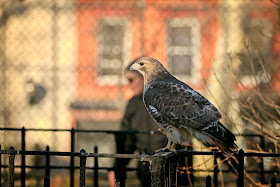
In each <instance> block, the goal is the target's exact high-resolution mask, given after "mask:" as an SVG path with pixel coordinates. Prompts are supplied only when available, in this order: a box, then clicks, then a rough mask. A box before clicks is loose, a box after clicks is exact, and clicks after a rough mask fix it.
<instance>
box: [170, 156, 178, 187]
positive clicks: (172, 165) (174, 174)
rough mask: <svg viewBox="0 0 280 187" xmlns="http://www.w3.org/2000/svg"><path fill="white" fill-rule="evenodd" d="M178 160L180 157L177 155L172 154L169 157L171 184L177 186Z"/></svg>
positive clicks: (172, 186) (173, 186)
mask: <svg viewBox="0 0 280 187" xmlns="http://www.w3.org/2000/svg"><path fill="white" fill-rule="evenodd" d="M177 160H178V157H177V156H176V155H174V156H172V157H171V158H170V159H169V186H170V187H176V186H177V172H176V168H177Z"/></svg>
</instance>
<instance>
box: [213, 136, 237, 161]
mask: <svg viewBox="0 0 280 187" xmlns="http://www.w3.org/2000/svg"><path fill="white" fill-rule="evenodd" d="M211 140H212V141H213V142H214V144H215V145H216V146H217V147H218V148H219V149H220V150H221V151H222V152H223V155H225V156H226V157H228V156H232V155H233V154H234V153H235V152H237V150H238V146H237V145H236V144H235V143H232V144H231V145H228V144H225V143H224V142H221V141H219V140H217V139H215V138H212V137H211Z"/></svg>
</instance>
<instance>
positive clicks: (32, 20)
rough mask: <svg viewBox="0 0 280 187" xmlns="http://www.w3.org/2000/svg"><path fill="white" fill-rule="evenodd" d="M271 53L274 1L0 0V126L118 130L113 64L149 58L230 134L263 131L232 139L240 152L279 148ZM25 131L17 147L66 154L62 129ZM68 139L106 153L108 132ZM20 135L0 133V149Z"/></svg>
mask: <svg viewBox="0 0 280 187" xmlns="http://www.w3.org/2000/svg"><path fill="white" fill-rule="evenodd" d="M279 55H280V1H279V0H207V1H206V0H205V1H204V0H172V1H169V0H164V1H163V0H129V1H128V0H127V1H118V0H44V1H41V0H1V1H0V67H1V68H0V70H1V71H0V90H1V91H0V127H1V128H22V127H25V128H27V129H28V128H29V129H30V128H42V129H71V128H75V129H91V130H118V129H119V127H120V124H119V121H120V120H121V118H122V114H123V111H124V107H125V104H126V102H127V100H128V99H129V98H130V97H131V96H132V92H131V91H130V90H129V89H128V87H127V86H126V80H125V78H124V76H123V70H124V68H125V67H126V65H127V64H128V63H129V62H130V61H131V60H133V59H135V58H137V57H140V56H150V57H154V58H156V59H158V60H159V61H160V62H162V63H163V64H164V66H165V67H166V68H167V69H168V70H169V71H170V72H171V73H172V74H173V75H175V76H176V77H177V78H179V79H180V80H182V81H184V82H185V83H187V84H189V85H190V86H191V87H193V88H194V89H196V90H198V91H199V92H200V93H202V95H204V96H205V97H207V98H208V99H209V100H210V101H211V102H212V103H213V104H215V105H216V106H217V107H218V108H219V109H220V111H221V112H222V115H223V123H225V124H226V126H228V127H229V128H230V129H231V130H232V131H233V132H234V133H235V134H243V133H247V134H257V135H263V136H264V137H265V140H266V142H265V145H266V148H263V147H261V146H260V143H259V141H258V140H256V139H254V138H248V137H242V136H238V138H237V139H238V140H237V144H238V145H239V147H240V148H242V149H245V150H246V149H247V150H255V151H260V152H264V151H265V152H279V139H280V132H279V131H280V126H279V119H280V118H279V114H280V107H279V103H280V98H279V92H280V81H279V80H280V69H279V67H280V66H279V65H280V56H279ZM26 137H27V139H26V150H40V149H41V150H43V149H45V146H46V145H49V146H50V148H51V150H53V151H70V133H68V132H41V131H35V132H34V131H28V132H27V134H26ZM77 137H78V138H77V145H76V148H75V149H76V151H79V150H80V149H81V148H84V149H86V150H88V152H92V151H91V150H92V148H93V145H99V151H100V152H103V153H114V152H115V142H114V137H113V135H108V134H102V133H99V134H90V133H88V134H86V135H85V134H79V133H78V134H77ZM20 140H21V139H20V132H18V131H4V130H1V131H0V144H1V145H2V149H8V148H9V147H10V146H14V147H15V148H16V149H20V146H21V142H20ZM195 145H197V147H198V149H200V145H199V144H196V143H195ZM200 150H201V149H200ZM30 162H32V159H31V160H30ZM65 162H67V160H66V161H65ZM271 162H273V163H276V161H271V160H269V161H268V163H267V167H271V165H270V163H271ZM277 163H278V166H279V161H278V162H277ZM102 164H103V166H111V164H112V161H108V160H106V161H104V162H102ZM276 165H277V164H276ZM274 167H276V166H275V165H274Z"/></svg>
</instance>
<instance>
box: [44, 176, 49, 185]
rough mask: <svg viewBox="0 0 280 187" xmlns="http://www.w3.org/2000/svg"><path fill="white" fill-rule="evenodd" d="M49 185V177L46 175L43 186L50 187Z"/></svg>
mask: <svg viewBox="0 0 280 187" xmlns="http://www.w3.org/2000/svg"><path fill="white" fill-rule="evenodd" d="M50 185H51V182H50V178H49V177H48V176H46V177H45V178H44V187H50Z"/></svg>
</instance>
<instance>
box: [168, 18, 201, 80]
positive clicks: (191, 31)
mask: <svg viewBox="0 0 280 187" xmlns="http://www.w3.org/2000/svg"><path fill="white" fill-rule="evenodd" d="M168 68H169V70H170V72H171V73H172V74H173V75H174V76H176V77H177V78H179V79H181V80H183V81H187V82H188V83H196V82H197V81H198V79H199V68H200V24H199V22H198V20H197V19H195V18H174V19H172V20H170V21H169V23H168Z"/></svg>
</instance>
